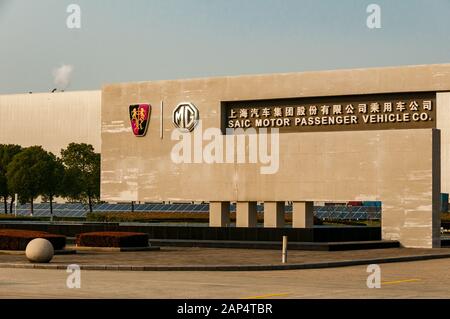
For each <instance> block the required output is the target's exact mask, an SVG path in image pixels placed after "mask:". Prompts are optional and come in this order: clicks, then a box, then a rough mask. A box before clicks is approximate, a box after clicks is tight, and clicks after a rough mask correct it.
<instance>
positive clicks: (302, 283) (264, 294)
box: [0, 251, 450, 299]
mask: <svg viewBox="0 0 450 319" xmlns="http://www.w3.org/2000/svg"><path fill="white" fill-rule="evenodd" d="M230 252H232V251H230ZM230 255H232V254H231V253H230ZM380 267H381V278H382V280H381V281H382V285H381V288H379V289H369V288H367V285H366V280H367V276H368V273H367V272H366V270H367V267H366V266H353V267H341V268H327V269H310V270H283V271H251V272H211V271H209V272H208V271H206V272H201V271H195V272H186V271H180V272H178V271H176V272H174V271H171V272H164V271H154V272H152V271H150V272H145V271H88V270H86V271H83V270H82V271H81V288H79V289H77V288H73V289H69V288H67V286H66V280H67V276H68V275H69V274H68V273H66V271H65V270H45V269H1V271H0V297H1V298H239V299H240V298H450V289H449V285H450V272H449V271H448V269H449V267H450V259H437V260H428V261H416V262H405V263H389V264H381V265H380Z"/></svg>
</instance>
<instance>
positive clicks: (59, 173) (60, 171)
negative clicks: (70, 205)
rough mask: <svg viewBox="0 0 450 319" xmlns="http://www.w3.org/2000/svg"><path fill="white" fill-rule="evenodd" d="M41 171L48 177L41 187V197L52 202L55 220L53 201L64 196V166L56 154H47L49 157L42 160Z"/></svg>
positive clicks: (51, 210) (51, 211)
mask: <svg viewBox="0 0 450 319" xmlns="http://www.w3.org/2000/svg"><path fill="white" fill-rule="evenodd" d="M41 169H42V173H43V174H45V176H46V178H45V183H44V184H43V185H41V195H44V196H45V197H46V198H47V199H48V200H49V202H50V216H51V219H52V220H53V200H54V198H55V196H59V195H62V194H63V189H62V187H63V181H64V165H63V164H62V161H61V160H60V159H59V158H56V156H55V155H54V154H52V153H49V152H47V156H43V158H42V163H41Z"/></svg>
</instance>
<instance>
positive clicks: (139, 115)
mask: <svg viewBox="0 0 450 319" xmlns="http://www.w3.org/2000/svg"><path fill="white" fill-rule="evenodd" d="M151 109H152V106H151V105H150V104H134V105H130V121H131V129H132V130H133V134H134V135H135V136H144V135H145V133H147V126H148V122H149V120H150V111H151Z"/></svg>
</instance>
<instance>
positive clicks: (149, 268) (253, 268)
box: [0, 253, 450, 271]
mask: <svg viewBox="0 0 450 319" xmlns="http://www.w3.org/2000/svg"><path fill="white" fill-rule="evenodd" d="M443 258H450V253H446V254H433V255H413V256H402V257H388V258H373V259H357V260H343V261H333V262H319V263H305V264H281V265H273V264H261V265H184V266H171V265H161V266H157V265H79V266H80V269H81V270H103V271H264V270H265V271H267V270H295V269H321V268H336V267H347V266H358V265H369V264H385V263H396V262H409V261H421V260H430V259H443ZM67 266H68V264H25V263H22V264H17V263H0V268H21V269H53V270H55V269H64V270H65V269H67Z"/></svg>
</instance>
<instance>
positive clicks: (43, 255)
mask: <svg viewBox="0 0 450 319" xmlns="http://www.w3.org/2000/svg"><path fill="white" fill-rule="evenodd" d="M54 253H55V251H54V249H53V245H52V243H51V242H49V241H48V240H47V239H44V238H36V239H33V240H32V241H30V242H29V243H28V245H27V248H26V249H25V255H26V256H27V258H28V260H29V261H30V262H33V263H48V262H50V260H52V258H53V255H54Z"/></svg>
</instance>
